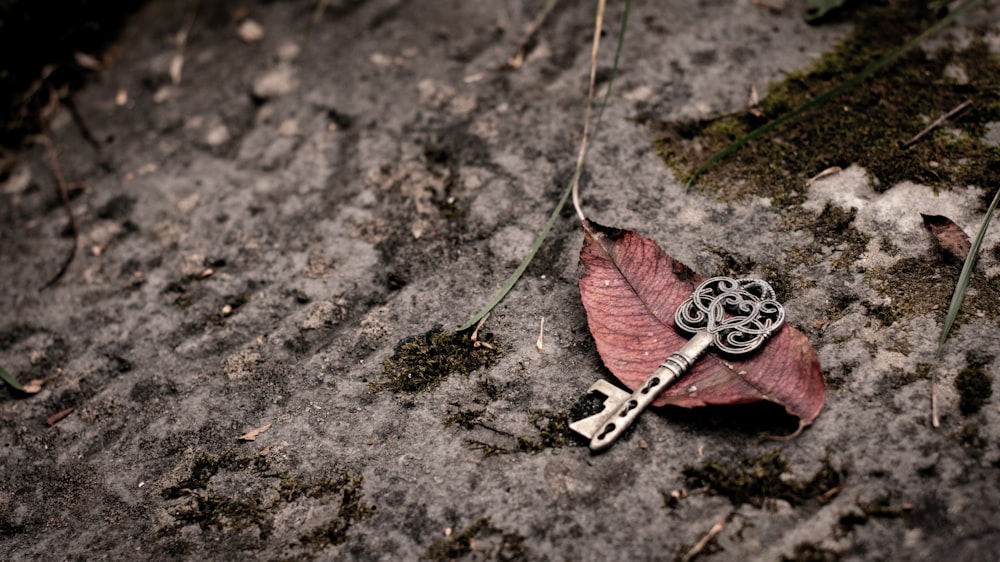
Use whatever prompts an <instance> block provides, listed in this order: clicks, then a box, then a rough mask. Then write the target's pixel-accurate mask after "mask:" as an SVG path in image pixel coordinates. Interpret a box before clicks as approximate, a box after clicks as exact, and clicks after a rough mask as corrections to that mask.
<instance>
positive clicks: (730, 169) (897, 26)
mask: <svg viewBox="0 0 1000 562" xmlns="http://www.w3.org/2000/svg"><path fill="white" fill-rule="evenodd" d="M889 4H890V5H888V6H866V7H863V8H860V9H859V10H858V11H857V13H856V14H855V16H854V18H855V21H856V25H855V29H854V32H853V33H852V34H851V36H850V37H848V38H847V39H846V40H845V41H844V42H843V43H842V44H841V45H839V47H838V48H837V49H835V50H834V51H833V52H830V53H827V54H826V55H824V56H823V57H822V58H821V59H820V60H819V61H817V62H816V63H815V64H813V65H812V66H811V67H810V68H809V69H807V70H805V71H802V72H796V73H792V74H790V75H788V77H787V78H786V79H785V80H784V81H782V82H780V83H778V84H772V85H771V86H770V88H769V91H770V93H769V95H768V97H767V98H765V99H764V100H763V101H762V102H761V104H760V106H759V108H757V109H758V110H759V111H754V112H745V113H741V114H736V115H729V116H725V117H720V118H716V119H708V120H702V121H695V122H683V123H668V122H654V123H653V130H654V132H655V133H656V135H657V140H656V147H657V149H658V151H659V152H660V154H661V155H662V156H663V158H664V160H665V161H666V163H667V164H668V165H669V166H670V167H672V168H673V169H675V170H676V171H677V173H678V175H680V176H686V175H687V174H688V173H690V172H691V171H692V170H693V169H694V168H695V167H697V166H698V165H700V164H701V163H703V162H705V161H706V160H707V159H708V158H709V157H710V156H711V155H712V154H714V153H715V152H717V151H718V150H720V149H722V148H723V147H725V146H726V145H728V144H729V143H731V142H732V141H734V140H736V139H738V138H741V137H743V136H745V135H746V134H747V133H749V132H750V131H752V130H754V129H756V128H757V127H759V126H761V125H763V124H765V123H767V122H769V121H772V120H774V119H776V118H777V117H780V116H781V115H783V114H785V113H787V112H788V111H790V110H792V109H794V108H796V107H799V106H801V105H802V104H804V103H805V102H807V101H808V100H810V99H812V98H814V97H816V96H817V95H819V94H821V93H823V92H825V91H827V90H829V89H831V88H833V87H835V86H837V85H838V84H840V83H842V82H844V81H846V80H847V79H849V78H850V77H851V76H853V75H855V74H857V73H858V72H859V71H861V70H862V69H863V68H864V67H865V66H867V65H868V64H869V63H871V62H872V61H874V60H876V59H878V58H879V57H880V56H882V55H884V54H885V53H887V52H890V51H892V50H894V49H895V48H897V47H899V46H900V45H902V44H904V43H905V42H906V41H907V40H909V39H910V38H912V37H915V36H916V35H917V34H919V33H920V32H921V31H923V30H924V29H926V28H927V27H929V26H930V25H932V24H933V23H934V21H935V18H936V15H935V12H934V11H933V10H930V9H928V7H927V3H926V2H923V1H920V0H902V1H900V2H892V3H889ZM946 69H948V71H947V72H946ZM997 83H1000V62H998V59H997V57H996V56H994V55H992V54H990V52H989V49H988V48H987V46H986V45H985V44H984V43H983V42H982V41H980V40H977V41H973V42H972V44H971V45H970V46H969V47H968V48H966V49H965V50H963V51H955V50H949V49H945V50H942V51H939V52H937V53H935V54H934V56H933V58H932V57H928V55H926V54H925V53H924V52H923V51H922V50H921V49H914V50H913V51H912V52H910V53H909V54H907V55H905V56H904V57H902V58H901V59H900V60H898V61H897V62H896V63H895V64H893V65H891V66H890V67H888V68H886V69H883V70H882V71H880V72H878V73H876V74H875V75H874V76H873V77H870V78H869V79H868V80H866V81H865V82H864V83H862V84H860V85H859V86H855V87H854V88H851V89H849V90H847V91H845V92H843V93H841V94H840V95H839V96H837V97H836V98H834V99H833V100H831V101H830V102H829V103H827V104H824V105H821V106H819V107H816V108H813V109H812V110H810V111H808V112H806V113H805V114H803V115H801V116H799V117H798V118H796V119H794V120H792V121H790V122H788V123H786V124H784V125H783V126H781V127H779V128H778V129H776V130H774V131H772V132H771V133H769V134H768V135H766V136H764V137H762V138H759V139H757V140H755V141H753V142H750V143H749V144H747V145H746V146H744V147H743V148H741V149H740V150H738V151H737V152H735V153H734V154H732V155H730V156H729V157H728V158H726V159H724V160H723V161H721V162H719V163H717V164H716V165H715V166H713V167H712V168H711V169H709V170H708V172H707V173H706V174H705V176H704V177H703V179H702V180H701V183H702V184H703V185H705V186H708V187H709V189H714V191H715V192H716V193H717V194H718V196H720V197H721V198H723V199H727V200H732V199H738V198H740V197H743V196H746V195H750V194H755V195H761V196H766V197H770V198H771V199H772V201H774V202H775V204H778V205H782V206H787V205H794V204H795V203H798V202H801V201H802V199H803V197H804V193H805V190H806V189H807V183H806V182H807V180H808V179H809V178H810V177H812V176H814V175H816V174H818V173H819V172H820V171H822V170H824V169H826V168H829V167H832V166H840V167H846V166H848V165H850V164H852V163H857V164H860V165H861V166H864V167H865V168H866V169H867V170H868V171H869V172H870V173H871V174H873V175H874V176H875V178H876V179H877V186H876V188H877V189H881V190H884V189H888V188H889V187H891V186H893V185H895V184H896V183H898V182H900V181H903V180H913V181H915V182H919V183H923V184H927V185H932V186H940V187H950V186H952V185H967V184H973V185H979V186H983V187H990V188H993V187H994V186H996V185H998V184H1000V149H998V148H996V147H990V146H987V145H986V144H985V143H983V142H982V141H981V140H980V138H981V137H982V136H983V134H984V132H985V127H986V124H987V123H989V122H991V121H997V120H1000V90H998V89H997V88H996V84H997ZM966 99H972V100H973V104H972V106H970V107H969V108H967V109H966V110H965V111H963V112H961V113H959V114H957V115H955V116H953V117H952V118H951V119H949V120H948V122H947V123H946V124H945V126H942V127H938V128H937V129H935V130H934V131H933V132H931V133H930V134H928V135H927V136H925V137H924V138H923V139H921V140H920V141H918V142H916V143H914V144H913V145H912V146H909V147H904V146H903V144H904V143H905V142H906V141H907V140H909V139H910V138H912V137H913V136H914V135H916V134H917V133H918V132H920V131H921V130H922V129H924V127H926V125H927V124H928V123H929V122H930V121H933V120H934V119H936V118H937V117H939V116H940V115H942V114H944V113H946V112H948V111H950V110H951V109H952V108H954V107H956V106H957V105H959V104H960V103H962V102H963V101H965V100H966ZM734 178H735V179H734ZM722 186H725V191H722V189H721V188H722Z"/></svg>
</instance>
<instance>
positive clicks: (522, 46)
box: [507, 0, 559, 70]
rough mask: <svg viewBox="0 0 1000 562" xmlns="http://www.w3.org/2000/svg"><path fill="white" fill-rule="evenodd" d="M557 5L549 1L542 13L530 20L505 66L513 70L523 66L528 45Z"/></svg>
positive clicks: (557, 0) (556, 0)
mask: <svg viewBox="0 0 1000 562" xmlns="http://www.w3.org/2000/svg"><path fill="white" fill-rule="evenodd" d="M558 3H559V0H549V1H548V3H547V4H545V7H544V8H542V11H541V12H538V15H537V16H535V19H533V20H531V23H530V24H528V29H526V30H525V31H524V37H522V38H521V42H520V43H518V44H517V51H516V52H515V53H514V56H512V57H510V58H509V59H507V66H509V67H510V68H513V69H515V70H516V69H518V68H521V65H522V64H524V57H525V56H527V54H528V44H529V43H531V40H532V39H534V38H535V35H537V34H538V31H539V30H540V29H541V28H542V25H544V24H545V20H546V19H548V17H549V14H551V13H552V10H554V9H555V7H556V4H558Z"/></svg>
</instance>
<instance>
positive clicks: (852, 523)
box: [837, 495, 913, 536]
mask: <svg viewBox="0 0 1000 562" xmlns="http://www.w3.org/2000/svg"><path fill="white" fill-rule="evenodd" d="M857 506H858V511H851V512H849V513H846V514H844V515H841V516H840V519H839V520H838V521H837V527H838V532H837V534H838V535H841V536H843V535H846V534H847V533H850V532H851V531H853V530H854V528H855V527H858V526H860V525H864V524H865V523H867V522H868V521H869V520H870V519H896V518H898V517H902V516H903V515H904V514H906V513H907V512H909V511H910V510H911V509H913V508H912V506H910V505H901V506H895V505H892V503H891V502H890V500H889V496H888V495H882V496H879V497H877V498H875V499H874V500H872V501H870V502H858V504H857Z"/></svg>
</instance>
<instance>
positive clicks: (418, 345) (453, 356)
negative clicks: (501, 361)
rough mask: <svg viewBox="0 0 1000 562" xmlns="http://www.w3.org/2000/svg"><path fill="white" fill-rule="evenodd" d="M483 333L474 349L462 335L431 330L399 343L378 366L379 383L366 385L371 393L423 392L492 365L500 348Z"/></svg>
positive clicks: (465, 334)
mask: <svg viewBox="0 0 1000 562" xmlns="http://www.w3.org/2000/svg"><path fill="white" fill-rule="evenodd" d="M492 340H493V338H492V335H490V334H486V335H485V336H484V337H483V338H482V340H481V341H485V342H487V343H489V344H490V345H491V346H492V349H491V348H490V347H487V346H482V345H481V346H479V347H476V346H475V345H474V342H472V340H470V339H469V334H468V333H466V332H458V333H456V332H446V331H444V330H442V329H441V328H435V329H433V330H431V331H429V332H427V333H424V334H421V335H419V336H413V337H410V338H406V339H405V340H403V341H401V342H400V343H399V345H398V346H397V347H396V351H395V353H393V355H392V357H391V358H389V359H386V360H385V361H384V362H383V363H382V380H380V381H376V382H373V383H371V384H370V385H369V390H370V391H371V392H379V391H382V390H391V391H393V392H424V391H427V390H431V389H433V388H436V387H437V386H438V385H439V384H441V381H443V380H444V379H445V378H447V377H448V376H449V375H452V374H461V375H468V374H469V373H471V372H473V371H475V370H476V369H479V368H482V367H489V366H491V365H493V364H495V363H496V361H497V358H498V357H499V356H500V354H501V353H503V346H502V345H501V344H500V342H498V341H492Z"/></svg>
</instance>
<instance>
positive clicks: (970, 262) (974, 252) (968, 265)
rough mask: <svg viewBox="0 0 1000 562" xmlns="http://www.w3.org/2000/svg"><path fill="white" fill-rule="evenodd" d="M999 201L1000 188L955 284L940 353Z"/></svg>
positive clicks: (939, 344) (953, 323)
mask: <svg viewBox="0 0 1000 562" xmlns="http://www.w3.org/2000/svg"><path fill="white" fill-rule="evenodd" d="M997 203H1000V189H997V193H996V195H994V196H993V202H992V203H990V208H989V209H987V210H986V216H985V217H984V218H983V224H982V225H980V226H979V232H977V233H976V239H975V240H973V242H972V247H971V248H969V255H968V256H966V258H965V265H963V266H962V273H961V274H960V275H959V276H958V283H956V284H955V293H954V294H952V296H951V304H950V305H948V314H947V315H945V317H944V326H943V327H942V328H941V337H940V338H939V339H938V355H941V352H942V351H943V350H944V342H945V341H947V340H948V333H949V332H951V328H952V326H954V325H955V318H956V317H958V311H959V309H961V308H962V301H963V300H965V293H966V291H967V290H968V289H969V281H970V280H971V279H972V271H973V270H974V269H975V268H976V260H977V259H978V258H979V248H980V247H981V246H982V245H983V238H985V237H986V228H987V227H988V226H989V224H990V220H991V219H992V218H993V211H996V208H997Z"/></svg>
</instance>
